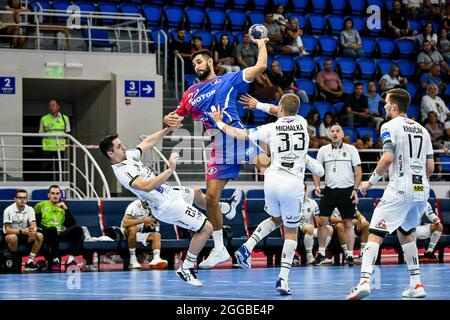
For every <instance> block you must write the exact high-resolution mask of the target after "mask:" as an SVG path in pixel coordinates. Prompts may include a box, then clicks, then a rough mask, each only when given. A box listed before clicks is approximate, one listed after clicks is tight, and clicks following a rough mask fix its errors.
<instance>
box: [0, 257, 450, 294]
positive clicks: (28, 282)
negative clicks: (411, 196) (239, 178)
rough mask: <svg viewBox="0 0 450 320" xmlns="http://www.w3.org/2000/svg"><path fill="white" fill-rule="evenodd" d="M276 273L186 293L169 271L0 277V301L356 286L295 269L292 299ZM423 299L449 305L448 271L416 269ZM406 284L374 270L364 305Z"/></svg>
mask: <svg viewBox="0 0 450 320" xmlns="http://www.w3.org/2000/svg"><path fill="white" fill-rule="evenodd" d="M278 271H279V270H278V268H257V269H252V270H241V269H216V270H204V271H202V270H201V271H200V272H199V278H200V279H201V280H202V281H204V283H205V285H204V286H203V287H201V288H195V287H191V286H189V285H188V284H186V283H185V282H183V281H181V280H180V279H178V278H177V276H176V274H175V271H173V270H164V271H148V270H141V271H130V272H122V271H118V272H84V273H78V274H71V275H69V274H66V273H60V274H52V273H40V274H1V275H0V299H2V300H3V299H6V300H17V299H20V300H30V299H32V300H34V299H44V300H47V299H48V300H56V299H71V300H103V299H107V300H111V299H113V300H123V299H132V300H155V299H156V300H187V299H195V300H206V299H212V300H218V299H225V300H228V299H233V300H234V299H237V300H251V299H258V300H265V299H270V300H274V299H275V300H277V299H282V300H290V299H294V300H296V299H305V300H321V299H325V300H340V299H345V296H346V293H347V292H348V290H349V289H350V288H351V287H352V286H353V285H355V284H356V283H357V282H358V280H359V271H360V267H354V268H348V267H295V268H292V271H291V275H290V281H289V283H290V288H291V290H292V292H293V295H292V296H288V297H282V296H279V295H278V294H277V293H276V291H275V289H274V288H275V280H276V278H277V276H278ZM421 277H422V282H423V283H424V285H425V289H426V291H427V293H428V297H427V298H428V299H439V300H443V299H445V300H450V281H449V279H450V265H449V264H425V265H421ZM408 284H409V276H408V272H407V268H406V265H384V266H380V267H376V272H375V274H374V283H373V286H374V287H375V289H374V290H372V294H371V296H370V297H369V299H383V300H386V299H387V300H391V299H401V292H402V290H403V288H404V287H405V286H407V285H408Z"/></svg>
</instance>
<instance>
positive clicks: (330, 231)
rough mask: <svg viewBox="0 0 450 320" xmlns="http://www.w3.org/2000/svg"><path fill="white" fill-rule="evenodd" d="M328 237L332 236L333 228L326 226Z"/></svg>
mask: <svg viewBox="0 0 450 320" xmlns="http://www.w3.org/2000/svg"><path fill="white" fill-rule="evenodd" d="M327 231H328V235H329V236H330V237H331V236H332V235H333V227H332V226H330V225H328V226H327Z"/></svg>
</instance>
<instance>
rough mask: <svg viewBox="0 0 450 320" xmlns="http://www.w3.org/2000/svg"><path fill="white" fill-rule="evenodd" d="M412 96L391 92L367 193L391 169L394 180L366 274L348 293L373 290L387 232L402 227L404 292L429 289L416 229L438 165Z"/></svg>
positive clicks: (373, 227) (378, 215)
mask: <svg viewBox="0 0 450 320" xmlns="http://www.w3.org/2000/svg"><path fill="white" fill-rule="evenodd" d="M410 102H411V97H410V95H409V94H408V92H407V91H405V90H403V89H392V90H389V91H388V94H387V97H386V105H385V109H386V114H387V116H388V117H390V118H391V119H392V120H390V121H389V122H387V123H385V124H384V125H383V126H382V127H381V140H382V142H383V151H384V153H383V156H382V157H381V159H380V161H379V162H378V164H377V167H376V169H375V171H374V172H373V174H372V176H371V177H370V179H369V181H365V182H363V183H362V184H361V192H362V193H363V194H364V195H365V193H366V191H367V189H369V188H370V187H372V185H373V184H375V183H376V182H377V181H378V180H380V179H381V177H382V176H383V175H384V174H385V172H386V171H387V170H388V169H389V183H388V185H387V186H386V189H385V191H384V194H383V197H382V198H381V200H380V202H379V203H378V206H377V207H376V208H375V211H374V213H373V216H372V220H371V221H370V235H369V240H368V242H367V245H366V248H365V249H364V253H363V259H362V264H361V280H360V282H359V284H358V285H357V286H356V287H354V288H352V290H351V291H350V293H349V294H348V296H347V299H350V300H359V299H363V298H365V297H367V296H368V295H369V294H370V282H371V281H370V279H371V276H372V272H373V263H374V262H375V261H376V260H377V256H378V250H379V248H380V244H381V243H382V242H383V239H384V237H385V236H386V235H387V234H389V233H392V232H394V231H396V230H397V235H398V239H399V241H400V243H401V244H402V248H403V252H404V255H405V260H406V264H407V265H408V270H409V275H410V282H409V287H407V288H406V289H405V290H404V291H403V293H402V296H403V297H409V298H423V297H425V296H426V293H425V289H424V287H423V285H422V284H421V282H420V271H419V257H418V252H417V246H416V243H415V241H414V238H413V236H412V235H411V234H412V233H413V232H414V230H415V228H416V227H417V225H418V224H419V222H420V218H421V216H422V212H423V211H424V210H425V208H426V206H427V200H428V195H429V192H430V185H429V182H428V178H429V177H430V176H431V174H432V173H433V170H434V160H433V147H432V144H431V139H430V135H429V134H428V131H427V130H426V129H425V128H424V127H422V126H421V125H420V124H418V123H417V122H415V121H414V120H411V119H408V117H407V116H406V110H407V108H408V105H409V103H410Z"/></svg>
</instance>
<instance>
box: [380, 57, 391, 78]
mask: <svg viewBox="0 0 450 320" xmlns="http://www.w3.org/2000/svg"><path fill="white" fill-rule="evenodd" d="M376 63H377V68H378V70H379V72H380V75H381V76H383V75H385V74H386V73H388V72H389V70H390V69H391V65H392V63H393V62H392V60H387V59H378V60H376Z"/></svg>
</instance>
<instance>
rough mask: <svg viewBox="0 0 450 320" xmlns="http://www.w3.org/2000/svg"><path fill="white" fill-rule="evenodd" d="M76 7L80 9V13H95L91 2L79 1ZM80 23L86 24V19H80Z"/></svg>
mask: <svg viewBox="0 0 450 320" xmlns="http://www.w3.org/2000/svg"><path fill="white" fill-rule="evenodd" d="M77 6H78V7H80V12H81V13H88V12H95V6H94V4H93V3H92V2H86V1H80V2H77ZM80 22H81V23H82V24H86V23H87V18H81V20H80Z"/></svg>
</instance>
